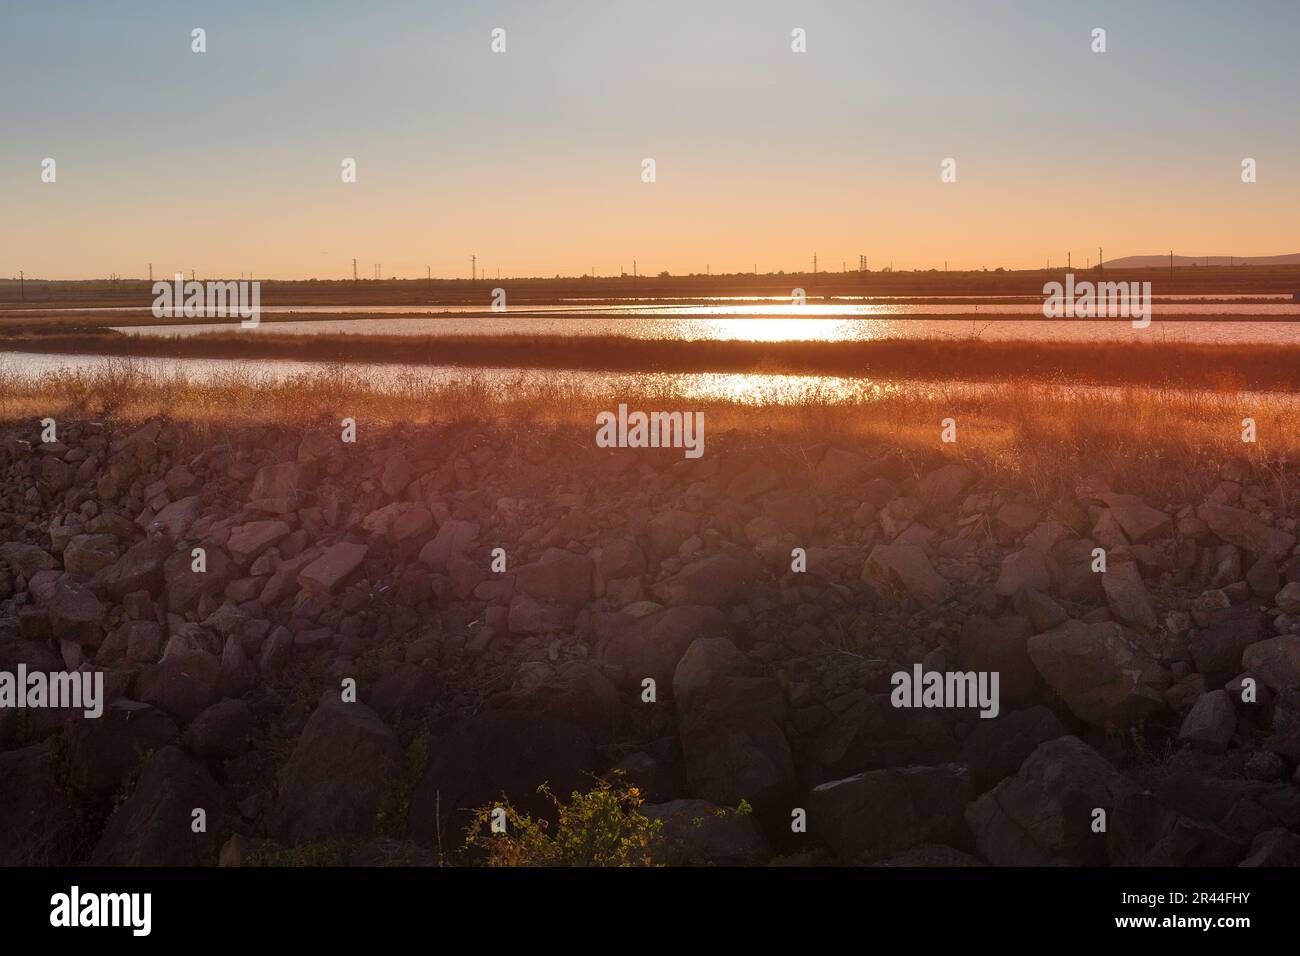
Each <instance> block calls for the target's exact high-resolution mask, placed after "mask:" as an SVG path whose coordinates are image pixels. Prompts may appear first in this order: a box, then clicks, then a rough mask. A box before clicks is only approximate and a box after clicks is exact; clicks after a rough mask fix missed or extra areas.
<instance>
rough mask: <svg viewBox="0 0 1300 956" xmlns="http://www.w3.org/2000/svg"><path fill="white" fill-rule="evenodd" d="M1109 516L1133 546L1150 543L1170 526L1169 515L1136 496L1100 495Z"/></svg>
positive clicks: (1110, 493) (1111, 493)
mask: <svg viewBox="0 0 1300 956" xmlns="http://www.w3.org/2000/svg"><path fill="white" fill-rule="evenodd" d="M1100 498H1101V500H1102V501H1104V502H1105V503H1106V507H1107V508H1108V509H1109V511H1110V514H1111V516H1112V517H1113V518H1114V519H1115V522H1116V523H1117V524H1118V525H1119V526H1120V528H1121V529H1123V531H1124V534H1125V536H1126V537H1127V538H1128V540H1129V541H1131V542H1133V543H1134V544H1141V543H1143V542H1146V541H1151V540H1152V539H1154V538H1158V537H1160V536H1161V535H1163V534H1165V533H1167V532H1168V531H1169V529H1170V527H1171V525H1172V520H1173V519H1171V518H1170V517H1169V515H1167V514H1165V513H1164V512H1163V511H1159V510H1157V509H1155V508H1152V507H1151V506H1150V505H1148V504H1147V503H1146V502H1145V501H1143V500H1142V499H1141V498H1139V497H1138V496H1137V495H1118V494H1115V493H1114V492H1104V493H1102V494H1101V495H1100Z"/></svg>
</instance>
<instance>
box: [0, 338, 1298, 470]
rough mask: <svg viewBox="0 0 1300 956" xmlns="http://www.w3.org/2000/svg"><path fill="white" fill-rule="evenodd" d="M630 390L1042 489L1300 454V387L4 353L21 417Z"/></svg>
mask: <svg viewBox="0 0 1300 956" xmlns="http://www.w3.org/2000/svg"><path fill="white" fill-rule="evenodd" d="M620 402H626V403H628V405H629V407H630V408H632V409H644V410H674V409H678V410H691V411H695V410H702V411H704V412H705V421H706V426H707V434H708V438H709V440H716V438H715V437H714V436H718V435H722V434H725V433H729V432H730V433H732V435H733V437H738V438H743V437H744V436H745V435H752V436H754V437H755V438H756V439H758V440H762V441H779V442H781V443H782V444H783V445H784V446H785V447H788V448H795V449H799V448H809V447H811V446H815V445H818V444H820V443H824V442H833V443H835V444H837V445H840V446H841V447H849V448H851V447H863V448H870V449H880V448H882V447H883V448H897V449H900V450H903V451H905V452H909V453H921V454H922V455H927V454H930V455H938V454H943V455H946V456H949V457H953V458H958V459H968V460H972V461H975V462H977V463H978V464H979V465H980V466H981V467H983V468H986V469H990V470H993V471H995V472H998V473H1002V474H1004V475H1006V476H1007V478H1008V479H1009V480H1014V481H1015V483H1016V484H1017V485H1020V486H1025V487H1029V488H1032V489H1037V490H1038V491H1039V492H1040V493H1041V494H1043V495H1046V494H1048V492H1049V489H1051V488H1052V487H1059V486H1060V484H1061V483H1062V482H1067V483H1068V482H1070V481H1072V480H1073V479H1074V478H1075V477H1078V476H1079V475H1082V474H1090V473H1100V474H1107V475H1125V476H1127V481H1126V487H1127V489H1128V490H1132V491H1134V492H1137V493H1158V492H1160V491H1162V490H1163V491H1168V490H1172V489H1173V488H1175V487H1177V486H1179V485H1180V484H1181V483H1183V482H1185V481H1188V480H1191V477H1190V476H1192V475H1193V474H1197V475H1200V476H1201V478H1203V477H1204V474H1203V473H1205V472H1206V471H1207V469H1210V470H1212V471H1217V465H1218V463H1219V462H1222V461H1223V460H1224V459H1226V458H1229V457H1233V456H1246V457H1250V458H1252V459H1255V460H1256V461H1257V462H1258V463H1259V464H1261V465H1266V466H1267V467H1269V468H1271V469H1272V470H1273V472H1274V473H1275V474H1276V476H1277V477H1278V479H1279V481H1281V480H1283V478H1284V476H1285V475H1286V474H1287V473H1288V472H1290V473H1294V472H1295V470H1296V462H1297V461H1300V396H1295V395H1287V394H1280V393H1265V394H1252V393H1235V392H1196V393H1192V392H1181V391H1175V390H1160V389H1149V388H1128V389H1095V388H1080V387H1074V386H1066V385H1041V384H1032V383H1010V384H1002V385H970V384H964V385H963V384H940V385H930V384H926V385H923V386H919V385H918V386H915V387H912V388H901V389H895V390H885V391H882V392H881V393H879V394H877V395H871V396H864V395H862V394H857V395H853V396H850V397H845V395H844V394H843V393H842V392H836V391H835V390H833V389H831V388H828V387H824V386H820V385H818V384H817V382H816V380H809V384H808V386H807V388H805V389H804V390H803V391H802V392H800V393H798V394H797V395H794V396H792V398H791V399H790V400H789V401H788V402H784V403H782V404H771V405H754V404H748V403H745V402H743V401H730V400H725V399H713V400H707V401H701V400H700V399H699V398H698V397H696V396H693V395H691V394H689V393H687V392H685V391H684V390H683V389H682V387H681V385H680V384H679V383H674V382H673V381H672V380H659V381H657V382H656V383H652V382H650V381H645V382H644V383H641V384H638V385H637V386H636V388H635V389H634V390H629V389H627V388H626V387H621V386H620V387H614V386H598V387H580V386H579V385H577V384H575V383H574V382H573V381H572V380H570V379H566V378H565V377H563V376H561V375H531V376H528V377H527V378H525V377H523V376H520V377H518V378H514V379H501V378H492V377H489V376H485V375H482V374H480V373H475V372H473V371H469V372H466V373H465V374H464V375H463V376H460V377H458V378H457V379H455V380H454V381H448V380H445V379H439V378H437V377H435V376H433V375H429V374H423V373H405V374H397V375H394V376H392V377H391V378H388V379H385V380H383V381H382V382H377V381H373V380H368V379H367V378H366V377H365V375H364V374H363V373H359V372H355V371H349V370H347V369H345V368H342V367H339V368H337V369H334V370H330V371H326V372H321V373H311V374H303V375H300V376H296V377H292V378H289V379H285V380H279V381H277V380H272V379H269V378H264V377H258V376H257V375H256V374H255V373H253V372H250V371H248V370H246V369H244V368H242V367H238V366H236V367H234V368H232V369H231V370H230V371H229V372H226V373H222V374H219V375H216V376H215V377H213V378H210V379H208V378H204V379H197V378H191V377H188V376H186V375H184V374H164V373H159V372H157V371H153V370H150V369H149V368H148V367H147V366H146V365H144V364H143V363H141V362H139V361H136V360H130V359H117V360H107V361H105V362H103V363H101V365H99V366H98V367H96V368H95V369H93V370H90V371H60V372H55V373H47V374H44V375H40V376H35V377H27V376H23V375H18V374H16V373H15V372H14V371H12V370H6V369H5V368H4V367H3V366H0V419H3V420H6V421H10V422H15V421H21V420H27V421H29V422H33V423H34V421H35V420H36V419H39V418H43V417H46V416H52V417H54V418H56V419H58V418H65V419H67V418H73V419H87V418H89V419H108V418H112V419H118V420H139V419H144V418H149V417H153V416H163V417H167V418H171V419H173V420H181V421H187V422H190V423H193V424H194V425H195V426H196V427H198V428H200V429H209V428H210V429H220V428H228V427H238V426H242V425H251V424H270V423H274V424H300V425H303V426H306V425H310V424H322V423H328V424H329V426H330V427H334V426H336V425H337V423H338V421H339V420H340V419H342V418H344V417H350V418H354V419H356V420H357V422H358V423H370V424H374V425H381V426H391V425H394V424H400V423H407V422H411V423H420V422H452V421H478V422H482V423H484V424H485V425H487V424H492V425H498V426H502V427H506V428H516V427H518V428H530V427H547V428H550V427H557V426H573V427H575V428H577V429H579V430H580V431H589V430H592V431H593V433H594V422H595V416H596V413H597V412H599V411H602V410H606V409H614V408H617V406H618V404H619V403H620ZM1248 417H1249V418H1253V419H1254V420H1255V422H1256V427H1257V431H1258V440H1257V442H1256V443H1255V444H1248V443H1243V442H1242V441H1241V427H1242V426H1241V423H1242V419H1243V418H1248ZM945 418H953V419H955V420H956V422H957V429H958V432H957V439H958V440H957V442H956V443H955V444H943V443H941V442H940V440H939V434H940V423H941V421H942V420H943V419H945ZM706 447H707V442H706ZM1198 480H1200V479H1198Z"/></svg>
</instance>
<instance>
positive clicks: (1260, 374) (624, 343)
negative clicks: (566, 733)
mask: <svg viewBox="0 0 1300 956" xmlns="http://www.w3.org/2000/svg"><path fill="white" fill-rule="evenodd" d="M2 351H11V352H24V351H27V352H41V353H53V354H68V355H78V354H83V355H84V354H89V355H96V356H142V357H167V358H209V359H211V358H217V359H237V360H257V359H278V360H282V361H283V360H297V361H314V362H337V363H340V364H343V365H346V364H347V363H401V364H428V365H442V366H446V365H454V366H464V367H468V368H486V367H494V368H500V367H513V368H520V369H557V370H558V369H571V370H589V371H623V372H732V373H737V372H739V373H756V374H773V373H788V374H796V375H835V376H850V377H853V376H856V377H872V378H879V379H899V378H907V379H919V380H928V381H933V380H946V379H955V380H965V381H1008V380H1035V381H1061V382H1071V383H1080V384H1099V385H1133V386H1167V387H1177V388H1196V389H1211V390H1236V389H1248V390H1264V391H1287V392H1295V391H1300V343H1297V344H1295V345H1239V344H1231V345H1229V344H1204V343H1181V342H1160V341H1155V342H1141V341H1134V342H1125V343H1115V342H1022V341H979V340H971V339H933V338H931V339H900V338H891V339H880V340H874V341H848V342H843V341H841V342H826V341H782V342H755V341H745V340H695V341H683V340H669V339H633V338H627V337H620V336H561V335H550V336H529V335H501V336H495V335H471V336H427V337H423V336H405V335H398V336H350V335H316V336H300V335H279V334H275V333H267V332H262V333H259V334H257V335H249V334H247V333H240V332H225V333H213V334H204V335H195V336H184V337H180V336H177V337H139V336H127V335H122V334H120V333H116V332H112V331H109V330H91V331H87V332H69V333H56V334H49V335H41V336H0V352H2Z"/></svg>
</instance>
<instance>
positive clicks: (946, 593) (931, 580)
mask: <svg viewBox="0 0 1300 956" xmlns="http://www.w3.org/2000/svg"><path fill="white" fill-rule="evenodd" d="M862 580H863V581H865V582H867V583H868V584H870V585H871V586H872V587H873V588H875V589H876V590H877V591H878V592H879V593H880V594H881V595H882V596H891V595H894V594H897V593H898V592H899V591H903V592H906V593H907V594H909V595H911V596H912V597H913V598H915V599H916V600H918V601H920V602H922V603H924V604H940V603H942V602H944V601H946V600H948V598H950V597H951V596H952V587H951V586H950V585H949V584H948V582H947V581H946V580H945V579H944V577H943V575H941V574H939V572H938V571H936V570H935V569H934V565H932V564H931V563H930V559H929V558H928V557H926V554H925V552H924V551H923V550H921V549H920V548H917V547H912V546H909V545H903V544H897V545H893V544H878V545H876V546H875V547H874V548H872V549H871V554H870V555H868V556H867V561H866V564H864V565H863V566H862Z"/></svg>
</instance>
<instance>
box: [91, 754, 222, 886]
mask: <svg viewBox="0 0 1300 956" xmlns="http://www.w3.org/2000/svg"><path fill="white" fill-rule="evenodd" d="M195 810H202V811H203V812H204V815H205V817H206V820H205V827H204V830H203V832H198V833H196V832H195V830H194V826H193V823H194V815H193V814H194V811H195ZM224 830H225V808H224V796H223V794H222V792H221V788H220V787H219V786H218V785H217V783H216V781H215V780H213V779H212V777H211V775H209V774H208V772H207V770H205V769H204V768H203V766H202V765H201V764H199V763H197V762H196V761H195V760H193V759H192V758H190V757H189V756H187V755H186V754H185V753H184V751H182V750H180V748H178V747H163V748H162V749H161V750H159V751H157V752H156V753H154V755H153V756H152V757H150V758H149V759H148V760H147V761H145V764H144V768H143V769H142V770H141V771H140V780H139V782H138V783H136V785H135V790H134V791H133V792H132V793H131V796H130V797H129V798H128V799H127V801H126V802H125V803H123V804H122V805H121V806H120V807H118V808H117V812H116V813H114V814H113V816H112V817H110V818H109V821H108V825H107V826H106V827H105V828H104V832H103V835H102V836H101V837H100V838H99V843H97V844H96V845H95V849H94V851H93V852H92V853H91V855H90V863H91V865H92V866H215V865H216V862H217V853H218V851H219V850H220V848H221V844H222V842H224V833H223V831H224Z"/></svg>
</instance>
